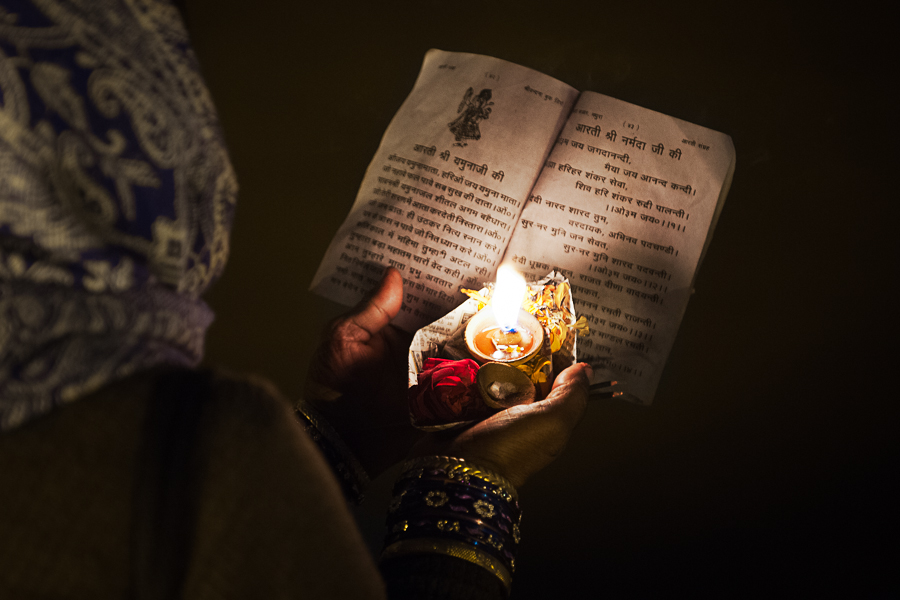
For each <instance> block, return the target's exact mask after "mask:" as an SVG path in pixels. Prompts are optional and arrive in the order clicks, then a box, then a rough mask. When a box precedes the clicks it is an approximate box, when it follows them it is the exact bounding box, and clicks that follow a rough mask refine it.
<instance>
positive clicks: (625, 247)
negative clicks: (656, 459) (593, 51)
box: [504, 92, 735, 404]
mask: <svg viewBox="0 0 900 600" xmlns="http://www.w3.org/2000/svg"><path fill="white" fill-rule="evenodd" d="M734 159H735V155H734V146H733V145H732V142H731V138H730V137H728V136H727V135H724V134H722V133H718V132H715V131H712V130H710V129H706V128H704V127H700V126H697V125H692V124H690V123H687V122H685V121H681V120H679V119H675V118H672V117H668V116H666V115H663V114H660V113H657V112H654V111H651V110H647V109H644V108H641V107H638V106H634V105H632V104H628V103H627V102H622V101H619V100H615V99H613V98H609V97H608V96H603V95H601V94H596V93H593V92H585V93H584V94H582V96H581V98H580V99H579V100H578V102H577V103H576V106H575V109H574V110H573V112H572V115H571V117H570V118H569V120H568V122H567V123H566V124H565V126H564V127H563V130H562V132H561V134H560V137H559V139H558V140H557V143H556V145H555V146H554V149H553V150H552V152H551V154H550V157H549V158H548V160H547V162H546V164H545V167H544V170H543V172H542V174H541V176H540V178H539V179H538V181H537V183H536V185H535V188H534V190H533V191H532V196H531V198H530V200H529V202H528V203H527V204H526V205H525V208H524V210H523V213H522V216H521V218H520V221H519V224H518V228H517V229H516V231H515V234H514V235H513V238H512V240H511V242H510V244H509V247H508V248H507V253H506V255H505V257H504V260H510V261H512V262H513V263H514V264H516V265H517V267H518V268H519V269H520V270H522V271H523V272H525V273H528V274H530V275H531V276H532V277H538V276H541V275H543V274H546V273H547V272H548V271H549V270H550V269H553V268H556V269H558V270H560V271H561V272H562V273H563V274H565V275H566V276H567V277H568V279H569V281H570V283H571V284H572V291H573V296H574V299H575V310H576V314H578V315H584V316H585V317H586V318H587V319H588V321H589V325H590V329H591V334H590V335H589V336H588V337H586V338H579V339H578V360H579V361H584V362H588V363H590V364H591V365H592V367H593V368H594V382H595V383H596V382H600V381H607V380H611V379H612V380H618V381H619V382H623V383H624V386H622V387H621V388H620V389H622V390H623V391H624V392H625V393H626V397H627V398H628V399H629V400H631V401H635V402H640V403H642V404H650V403H651V402H652V401H653V396H654V394H655V392H656V387H657V384H658V383H659V378H660V375H661V373H662V368H663V366H664V365H665V362H666V359H667V358H668V355H669V351H670V349H671V347H672V344H673V342H674V340H675V335H676V333H677V332H678V327H679V325H680V323H681V319H682V316H683V315H684V311H685V308H686V306H687V301H688V298H689V296H690V294H691V288H692V284H693V280H694V276H695V273H696V270H697V268H698V266H699V262H700V259H701V258H702V255H703V253H704V252H705V248H706V245H707V244H708V241H709V236H710V235H711V233H712V227H713V226H714V224H715V218H716V217H717V216H718V209H719V208H720V207H721V203H722V202H724V199H725V194H726V193H727V188H728V186H729V185H730V181H731V174H732V173H733V171H734Z"/></svg>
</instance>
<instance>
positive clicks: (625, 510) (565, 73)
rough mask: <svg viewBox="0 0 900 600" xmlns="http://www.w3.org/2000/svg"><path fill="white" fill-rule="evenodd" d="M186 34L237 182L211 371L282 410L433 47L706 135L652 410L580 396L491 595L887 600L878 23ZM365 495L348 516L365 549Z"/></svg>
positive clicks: (500, 9)
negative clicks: (720, 156) (720, 170)
mask: <svg viewBox="0 0 900 600" xmlns="http://www.w3.org/2000/svg"><path fill="white" fill-rule="evenodd" d="M251 6H252V8H251ZM187 16H188V21H189V27H190V29H191V32H192V36H193V39H194V44H195V49H196V51H197V54H198V55H199V58H200V61H201V64H202V65H203V69H204V74H205V76H206V79H207V82H208V84H209V86H210V88H211V90H212V93H213V96H214V98H215V99H216V101H217V104H218V106H219V110H220V116H221V120H222V123H223V127H224V129H225V134H226V137H227V140H228V143H229V146H230V149H231V153H232V159H233V162H234V165H235V167H236V169H237V172H238V177H239V180H240V183H241V199H240V202H239V205H238V211H237V220H236V223H235V228H234V235H233V247H232V258H231V261H230V265H229V268H228V270H227V272H226V274H225V276H224V278H223V279H222V280H221V281H220V282H219V283H218V284H217V285H216V286H215V287H214V288H213V290H212V292H211V294H210V295H209V301H210V303H211V304H212V306H213V308H214V309H215V310H216V312H217V315H218V317H217V321H216V323H215V324H214V326H213V328H212V330H211V331H210V335H209V341H208V357H209V360H210V361H211V362H215V363H218V364H222V365H225V366H227V367H231V368H234V369H236V370H240V371H249V372H255V373H260V374H263V375H266V376H268V377H269V378H271V379H272V380H274V381H275V382H276V383H277V384H278V385H279V386H280V387H281V389H282V390H283V391H284V392H285V393H287V394H288V395H289V396H291V397H297V396H298V395H299V394H300V391H301V389H302V385H303V380H304V374H305V370H306V364H307V362H308V360H309V357H310V355H311V352H312V349H313V346H314V340H315V339H316V336H317V334H318V332H319V331H320V329H321V328H322V325H323V324H324V323H325V322H326V321H327V320H328V319H329V318H331V317H333V316H334V315H337V314H339V312H341V311H342V310H343V308H342V307H339V306H337V305H334V304H332V303H329V302H327V301H324V300H322V299H320V298H317V297H314V296H313V295H311V294H310V293H309V292H308V291H307V288H308V286H309V283H310V281H311V278H312V275H313V273H314V271H315V269H316V267H317V266H318V263H319V261H320V260H321V258H322V255H323V253H324V251H325V248H326V246H327V244H328V242H329V241H330V239H331V237H332V235H333V234H334V233H335V231H336V230H337V228H338V226H339V225H340V223H341V222H342V220H343V219H344V217H345V215H346V213H347V211H348V210H349V208H350V205H351V203H352V201H353V198H354V196H355V194H356V190H357V187H358V185H359V183H360V181H361V179H362V176H363V173H364V171H365V168H366V166H367V165H368V162H369V160H370V159H371V157H372V155H373V153H374V151H375V149H376V147H377V145H378V142H379V140H380V138H381V135H382V133H383V131H384V129H385V127H386V126H387V124H388V122H389V120H390V118H391V117H392V116H393V114H394V112H395V111H396V110H397V108H399V106H400V104H401V102H402V101H403V99H404V98H405V96H406V94H407V93H408V92H409V90H410V88H411V87H412V84H413V82H414V79H415V77H416V74H417V72H418V69H419V66H420V63H421V60H422V58H423V56H424V54H425V52H426V50H428V49H429V48H432V47H435V48H441V49H444V50H456V51H467V52H474V53H482V54H488V55H492V56H496V57H499V58H504V59H506V60H510V61H512V62H516V63H519V64H523V65H526V66H529V67H532V68H534V69H537V70H540V71H542V72H545V73H547V74H549V75H552V76H554V77H556V78H558V79H561V80H563V81H565V82H567V83H569V84H571V85H573V86H575V87H576V88H578V89H589V90H594V91H597V92H601V93H604V94H608V95H610V96H614V97H616V98H619V99H622V100H626V101H628V102H632V103H635V104H639V105H642V106H645V107H648V108H652V109H654V110H657V111H660V112H664V113H667V114H670V115H673V116H677V117H680V118H682V119H685V120H687V121H691V122H694V123H698V124H700V125H704V126H706V127H710V128H712V129H716V130H719V131H723V132H725V133H727V134H729V135H731V136H732V138H733V139H734V144H735V147H736V151H737V170H736V172H735V176H734V183H733V185H732V188H731V192H730V194H729V197H728V201H727V203H726V205H725V209H724V212H723V213H722V217H721V219H720V221H719V224H718V228H717V230H716V233H715V236H714V239H713V242H712V245H711V246H710V249H709V253H708V255H707V258H706V261H705V263H704V265H703V267H702V269H701V272H700V275H699V279H698V280H697V283H696V294H695V295H694V296H693V298H692V300H691V302H690V304H689V306H688V309H687V314H686V315H685V318H684V321H683V323H682V326H681V330H680V333H679V335H678V338H677V340H676V342H675V346H674V348H673V350H672V353H671V356H670V358H669V362H668V364H667V367H666V369H665V372H664V374H663V378H662V382H661V384H660V386H659V391H658V393H657V396H656V401H655V404H654V405H653V406H652V407H651V408H649V409H640V408H638V407H634V406H630V405H625V404H621V403H617V402H615V401H611V402H608V403H599V402H598V403H593V404H591V405H590V406H589V407H588V410H587V413H586V415H585V417H584V420H583V421H582V423H581V424H580V425H579V427H578V429H577V430H576V432H575V434H574V436H573V438H572V440H571V442H570V444H569V447H568V448H567V450H566V452H565V454H564V455H563V457H562V458H561V459H560V460H559V461H558V462H556V463H555V464H554V465H553V466H552V467H550V468H548V469H547V470H545V471H544V472H542V473H540V474H539V475H538V476H536V477H534V478H533V480H531V481H530V482H529V483H528V484H527V485H526V486H524V487H523V489H522V490H521V496H522V503H523V505H524V510H525V522H524V526H523V542H522V545H521V549H520V552H519V561H518V574H517V576H516V581H515V584H514V593H513V597H514V598H515V599H518V600H524V599H526V598H569V597H586V598H595V597H596V598H599V597H604V596H609V597H623V596H636V597H649V596H651V595H653V596H656V595H671V594H673V593H679V594H687V593H691V594H694V595H701V596H718V597H728V598H734V597H745V596H749V597H758V596H762V595H774V596H779V597H781V596H788V595H796V596H800V597H811V596H813V595H825V596H838V597H854V598H861V597H862V598H889V597H890V598H894V597H900V591H898V590H900V585H898V582H897V578H898V571H900V551H898V548H900V546H898V533H900V531H898V528H897V526H896V518H895V513H896V512H897V509H898V502H897V501H898V496H897V495H895V494H894V493H893V489H892V488H893V486H894V483H895V481H896V479H897V469H896V464H897V463H896V459H897V458H898V442H897V439H896V438H897V436H896V431H897V424H898V419H897V417H898V409H897V396H898V394H897V393H896V391H894V389H893V386H892V385H891V384H892V383H893V381H892V380H893V377H894V374H895V372H896V367H895V366H894V365H895V363H896V359H897V358H898V352H897V350H896V340H897V338H896V335H895V332H896V326H895V321H896V312H895V307H896V305H897V300H896V298H897V296H896V290H895V289H894V288H895V284H896V280H897V274H898V273H897V271H898V270H897V258H898V255H897V252H896V249H895V248H894V243H893V241H892V238H893V237H894V235H895V234H894V229H893V223H894V220H893V217H892V216H891V215H890V214H889V213H888V210H889V208H891V207H892V205H893V204H894V203H895V202H896V201H897V199H898V193H897V190H898V185H900V180H898V179H897V178H896V171H897V169H896V166H895V161H894V157H893V155H892V154H891V152H890V150H891V147H892V145H894V144H895V143H896V140H897V138H895V137H893V131H894V127H895V124H896V117H895V103H894V102H893V100H894V97H893V96H890V95H888V93H887V89H888V87H889V83H890V81H891V80H892V79H895V78H896V60H894V59H889V56H890V55H893V53H892V52H889V50H890V49H891V48H890V45H891V44H890V42H889V36H888V18H887V16H886V15H884V14H879V13H876V12H872V11H867V10H865V8H864V7H863V6H862V5H861V4H859V3H854V4H852V5H851V4H846V3H841V4H835V5H833V6H819V7H812V6H806V7H799V6H796V5H794V6H791V7H788V6H785V5H784V3H781V2H757V3H754V4H752V5H750V6H745V7H741V6H738V5H728V6H726V5H724V4H713V3H708V4H699V3H692V4H690V5H687V6H686V5H683V4H682V3H675V2H673V3H668V4H657V5H653V4H639V3H634V2H622V3H619V2H607V3H601V2H590V3H588V2H581V3H567V2H555V3H554V2H544V3H531V2H518V3H487V2H485V3H471V2H434V1H428V0H422V1H420V2H391V3H384V4H382V3H374V2H350V3H346V2H327V1H325V2H319V3H302V5H301V3H299V2H293V1H291V2H288V1H286V0H285V1H282V2H274V1H259V0H258V1H256V2H254V3H252V4H251V3H248V2H234V1H222V0H190V2H188V9H187ZM891 35H893V34H891ZM894 37H896V36H894ZM892 179H893V181H891V180H892ZM389 484H390V475H388V476H387V477H384V478H382V479H381V480H379V481H377V482H376V483H375V486H374V488H373V490H372V493H371V494H370V499H369V500H368V502H367V504H366V505H364V506H363V508H362V509H360V511H359V521H360V524H361V526H362V528H363V531H364V533H365V534H366V536H367V537H368V538H369V539H370V543H371V545H372V547H373V551H374V549H376V548H377V547H378V546H379V544H380V540H379V537H380V535H381V526H382V525H381V523H382V520H383V516H384V511H385V506H386V503H387V497H388V496H387V493H388V491H387V490H388V487H389Z"/></svg>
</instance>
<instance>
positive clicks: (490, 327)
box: [465, 265, 544, 365]
mask: <svg viewBox="0 0 900 600" xmlns="http://www.w3.org/2000/svg"><path fill="white" fill-rule="evenodd" d="M527 289H528V288H527V285H526V283H525V278H524V277H522V276H521V275H520V274H519V273H518V272H517V271H516V270H515V268H513V267H511V266H508V265H502V266H501V267H500V268H499V269H498V270H497V283H496V284H495V285H494V292H493V295H492V297H491V303H490V305H488V306H485V307H484V308H482V309H481V310H480V311H478V312H477V313H476V314H475V315H474V316H472V318H471V319H469V323H468V325H466V330H465V340H466V348H467V349H468V351H469V353H470V354H471V355H472V357H473V358H474V359H475V360H476V361H477V362H479V363H482V364H483V363H488V362H499V363H507V364H511V365H516V364H521V363H524V362H527V361H528V360H529V359H531V358H532V357H533V356H534V355H535V354H536V353H537V352H538V351H539V350H540V349H541V346H542V345H543V343H544V328H543V326H542V325H541V323H540V322H539V321H538V320H537V319H536V318H535V317H534V315H532V314H530V313H528V312H527V311H525V310H523V309H522V301H523V300H524V298H525V293H526V291H527Z"/></svg>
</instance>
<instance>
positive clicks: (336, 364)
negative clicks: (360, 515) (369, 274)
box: [304, 268, 422, 478]
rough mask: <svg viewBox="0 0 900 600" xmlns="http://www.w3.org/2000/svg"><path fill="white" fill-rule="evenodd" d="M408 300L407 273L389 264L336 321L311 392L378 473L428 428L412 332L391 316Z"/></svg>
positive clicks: (319, 354)
mask: <svg viewBox="0 0 900 600" xmlns="http://www.w3.org/2000/svg"><path fill="white" fill-rule="evenodd" d="M402 304H403V277H402V276H401V275H400V273H399V272H398V271H397V270H396V269H394V268H389V269H387V270H386V271H385V274H384V277H383V278H382V280H381V284H380V285H379V286H378V288H376V289H375V290H373V292H371V293H370V294H369V295H368V296H367V297H366V298H363V300H362V301H360V303H359V304H358V305H357V306H356V308H354V309H353V310H352V311H351V312H350V313H348V314H346V315H344V316H342V317H339V318H338V319H336V320H335V321H333V322H332V323H331V324H330V325H329V326H328V328H327V329H326V331H325V334H324V336H323V339H322V342H321V344H320V345H319V347H318V350H317V351H316V354H315V356H314V357H313V360H312V363H311V365H310V370H309V377H308V379H307V384H306V391H305V393H304V399H305V401H306V403H307V404H309V405H310V406H312V407H313V408H314V409H315V410H317V411H318V412H319V413H320V414H321V415H322V416H323V417H325V419H326V420H327V421H328V423H329V424H330V425H331V426H332V427H333V428H334V429H335V430H336V431H337V432H338V434H340V436H341V438H342V439H343V441H344V443H346V444H347V446H349V447H350V449H351V450H352V451H353V453H354V454H355V455H356V458H357V460H359V462H360V463H362V465H363V467H364V468H365V469H366V472H367V473H368V475H369V476H370V477H373V478H374V477H376V476H377V475H379V474H380V473H381V472H383V471H384V470H385V469H387V468H388V467H390V466H391V465H393V464H394V463H396V462H399V461H400V460H402V459H403V458H405V457H406V455H407V453H408V452H409V449H410V448H411V447H412V445H413V444H414V443H415V441H416V440H417V439H419V438H420V437H421V435H422V434H421V433H420V432H419V431H418V430H416V429H414V428H413V427H412V425H410V422H409V410H408V408H407V402H406V389H407V381H408V377H407V373H408V356H409V344H410V341H411V340H412V336H411V335H410V334H408V333H406V332H404V331H402V330H400V329H398V328H396V327H394V326H393V325H391V324H390V321H391V319H393V318H394V317H395V316H397V313H399V312H400V306H401V305H402Z"/></svg>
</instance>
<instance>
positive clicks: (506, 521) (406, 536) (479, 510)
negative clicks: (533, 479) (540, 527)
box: [382, 456, 522, 592]
mask: <svg viewBox="0 0 900 600" xmlns="http://www.w3.org/2000/svg"><path fill="white" fill-rule="evenodd" d="M521 517H522V513H521V510H520V509H519V503H518V494H517V492H516V489H515V487H513V486H512V484H510V483H509V481H508V480H506V478H505V477H503V476H502V475H500V474H498V473H495V472H493V471H491V470H490V469H487V468H484V467H482V466H477V465H475V464H474V463H472V462H470V461H466V460H464V459H458V458H452V457H443V456H426V457H419V458H416V459H413V460H410V461H408V462H407V463H405V464H404V469H403V472H402V474H401V475H400V477H399V478H398V479H397V482H396V484H395V486H394V499H393V501H392V502H391V507H390V512H389V514H388V520H387V524H388V534H387V537H386V538H385V548H384V552H383V554H382V561H390V560H392V559H395V558H397V557H400V556H407V555H413V554H443V555H446V556H451V557H454V558H457V559H462V560H465V561H467V562H470V563H472V564H476V565H478V566H480V567H482V568H483V569H485V570H486V571H488V572H490V573H491V574H493V575H494V576H495V577H497V579H499V580H500V582H501V583H502V584H503V587H504V589H506V590H507V592H508V590H509V587H510V585H511V582H512V575H513V573H514V572H515V556H516V550H517V548H518V544H519V527H520V525H521Z"/></svg>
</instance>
